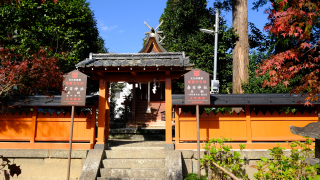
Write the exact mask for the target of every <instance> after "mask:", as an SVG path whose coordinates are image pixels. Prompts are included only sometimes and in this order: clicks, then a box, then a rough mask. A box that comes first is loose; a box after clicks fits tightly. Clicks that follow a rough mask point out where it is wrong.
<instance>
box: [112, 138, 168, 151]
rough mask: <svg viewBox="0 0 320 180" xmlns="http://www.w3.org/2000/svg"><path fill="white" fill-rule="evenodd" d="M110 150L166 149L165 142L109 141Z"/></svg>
mask: <svg viewBox="0 0 320 180" xmlns="http://www.w3.org/2000/svg"><path fill="white" fill-rule="evenodd" d="M108 143H109V148H108V149H164V141H133V140H123V139H113V140H109V141H108Z"/></svg>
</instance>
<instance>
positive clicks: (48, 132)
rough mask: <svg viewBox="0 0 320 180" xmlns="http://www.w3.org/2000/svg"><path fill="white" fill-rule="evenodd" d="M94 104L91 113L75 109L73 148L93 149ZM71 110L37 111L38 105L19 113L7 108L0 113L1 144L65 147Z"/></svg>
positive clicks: (29, 147) (66, 145) (21, 146)
mask: <svg viewBox="0 0 320 180" xmlns="http://www.w3.org/2000/svg"><path fill="white" fill-rule="evenodd" d="M95 111H96V110H95V108H92V114H91V113H87V114H86V115H85V114H84V113H83V112H81V113H80V114H79V115H78V114H77V113H75V116H74V129H73V142H76V143H74V144H73V148H74V149H92V148H93V145H94V143H95V131H96V128H95V114H96V112H95ZM70 125H71V115H70V112H67V113H66V114H63V113H62V112H61V113H59V114H58V115H57V113H56V112H53V113H52V114H51V115H50V113H49V112H46V113H45V114H43V113H42V112H39V113H38V107H33V111H32V112H30V113H28V115H27V114H26V113H25V112H22V114H19V113H17V112H16V113H15V114H14V115H13V114H12V113H11V112H9V113H8V114H5V113H3V114H0V141H2V142H0V148H1V149H9V148H23V149H34V148H35V149H68V143H67V142H68V141H69V136H70ZM17 141H27V142H17ZM54 142H55V143H54Z"/></svg>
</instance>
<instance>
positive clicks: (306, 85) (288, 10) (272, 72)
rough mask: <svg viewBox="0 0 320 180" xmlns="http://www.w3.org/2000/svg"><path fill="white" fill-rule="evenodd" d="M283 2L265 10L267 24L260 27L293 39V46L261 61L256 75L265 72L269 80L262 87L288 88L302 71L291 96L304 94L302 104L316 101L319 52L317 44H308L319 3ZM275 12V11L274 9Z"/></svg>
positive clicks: (319, 13)
mask: <svg viewBox="0 0 320 180" xmlns="http://www.w3.org/2000/svg"><path fill="white" fill-rule="evenodd" d="M289 3H290V4H288V1H287V0H283V1H281V2H279V3H273V4H272V5H273V9H272V10H271V11H268V12H267V13H269V17H268V18H269V19H270V20H271V22H270V23H269V24H268V25H267V26H266V27H265V28H264V30H267V31H269V32H270V33H271V34H273V35H275V36H282V37H284V38H291V37H292V38H293V39H294V40H295V42H296V43H295V44H296V45H295V46H294V47H292V48H291V49H288V50H286V51H284V52H281V53H278V54H275V55H273V56H271V57H270V58H269V59H267V60H265V61H264V62H263V63H262V65H261V66H260V69H258V70H256V73H257V75H264V74H266V73H269V76H270V78H269V80H265V81H264V83H263V86H266V85H267V86H271V87H275V86H276V85H277V84H279V83H282V84H283V85H285V86H288V85H290V84H289V80H290V79H292V78H293V77H295V76H296V75H298V74H299V73H302V72H303V75H304V77H303V78H302V79H301V81H300V84H299V86H296V87H294V88H293V90H292V92H294V93H306V94H307V97H306V102H305V105H310V102H311V101H313V100H317V99H318V97H317V96H316V93H318V92H320V88H319V87H320V82H319V63H318V61H319V58H320V55H319V52H318V51H319V50H318V46H319V44H320V41H317V43H316V44H312V43H311V30H312V27H313V25H314V23H315V22H316V20H317V18H319V15H320V9H319V7H320V6H319V5H320V3H319V1H317V2H313V1H311V0H305V1H300V0H290V2H289ZM276 9H277V10H276Z"/></svg>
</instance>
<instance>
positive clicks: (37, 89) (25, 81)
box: [0, 48, 62, 96]
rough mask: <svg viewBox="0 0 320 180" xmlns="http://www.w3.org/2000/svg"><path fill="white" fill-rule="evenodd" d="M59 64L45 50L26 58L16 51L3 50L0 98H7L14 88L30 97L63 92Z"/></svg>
mask: <svg viewBox="0 0 320 180" xmlns="http://www.w3.org/2000/svg"><path fill="white" fill-rule="evenodd" d="M57 62H58V59H57V58H55V57H48V55H47V52H46V51H45V50H43V49H40V50H39V51H38V52H36V53H33V54H32V55H31V56H30V57H28V58H24V57H22V56H21V55H20V54H17V53H16V50H14V49H10V50H9V49H4V48H3V49H2V50H0V77H1V78H0V79H1V81H0V96H5V95H6V93H8V92H9V91H10V90H12V89H13V87H17V88H18V90H19V92H20V93H21V94H28V95H31V94H35V93H40V94H45V95H50V94H51V92H52V91H54V90H61V83H62V73H61V71H60V69H59V67H58V66H57Z"/></svg>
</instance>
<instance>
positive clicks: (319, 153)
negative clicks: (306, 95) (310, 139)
mask: <svg viewBox="0 0 320 180" xmlns="http://www.w3.org/2000/svg"><path fill="white" fill-rule="evenodd" d="M316 108H317V115H318V121H320V105H316ZM314 154H315V158H320V139H315V148H314Z"/></svg>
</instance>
